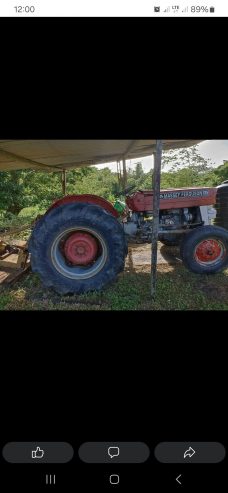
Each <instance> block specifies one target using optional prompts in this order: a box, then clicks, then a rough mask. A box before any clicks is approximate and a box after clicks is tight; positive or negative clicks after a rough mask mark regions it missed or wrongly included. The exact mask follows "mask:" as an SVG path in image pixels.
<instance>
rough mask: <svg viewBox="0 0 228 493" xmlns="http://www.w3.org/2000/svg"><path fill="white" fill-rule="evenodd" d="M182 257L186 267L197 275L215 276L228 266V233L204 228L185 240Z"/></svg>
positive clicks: (212, 228) (197, 229)
mask: <svg viewBox="0 0 228 493" xmlns="http://www.w3.org/2000/svg"><path fill="white" fill-rule="evenodd" d="M180 255H181V258H182V260H183V263H184V265H185V266H186V267H187V268H188V269H189V270H190V271H192V272H195V273H196V274H215V273H217V272H220V271H221V270H223V269H225V268H226V267H227V266H228V231H226V230H225V229H223V228H220V227H218V226H202V227H199V228H196V229H194V230H193V231H191V232H190V233H187V234H186V236H185V237H184V238H183V241H182V244H181V247H180Z"/></svg>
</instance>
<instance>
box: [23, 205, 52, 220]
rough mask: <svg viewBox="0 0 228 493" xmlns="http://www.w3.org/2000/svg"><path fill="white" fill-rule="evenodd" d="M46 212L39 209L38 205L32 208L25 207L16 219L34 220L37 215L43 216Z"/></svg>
mask: <svg viewBox="0 0 228 493" xmlns="http://www.w3.org/2000/svg"><path fill="white" fill-rule="evenodd" d="M45 212H46V209H41V207H40V206H39V205H34V206H32V207H25V208H24V209H22V210H21V211H20V212H19V214H18V217H29V218H31V219H35V218H36V216H38V214H44V213H45Z"/></svg>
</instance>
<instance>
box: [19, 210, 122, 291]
mask: <svg viewBox="0 0 228 493" xmlns="http://www.w3.org/2000/svg"><path fill="white" fill-rule="evenodd" d="M28 249H29V252H30V253H31V266H32V270H33V271H34V272H37V273H38V275H39V276H40V278H41V280H42V282H43V284H44V285H45V286H46V287H48V288H53V289H54V290H55V291H56V292H57V293H59V294H68V293H69V294H70V293H72V294H73V293H85V292H88V291H93V290H101V289H103V288H104V287H105V286H106V285H107V284H109V283H111V282H112V281H114V280H115V279H116V277H117V275H118V273H119V272H121V271H122V270H123V269H124V263H125V255H126V243H125V235H124V231H123V228H122V226H121V224H120V223H119V222H118V221H117V219H116V218H115V217H114V216H112V215H111V214H109V213H108V212H106V211H105V210H104V209H102V208H101V207H99V206H96V205H91V204H83V203H80V204H75V203H71V204H64V205H61V206H59V207H57V208H56V209H53V210H51V211H50V212H48V213H47V214H45V215H44V216H43V217H42V219H40V220H39V221H38V223H37V224H36V225H35V228H34V230H33V232H32V236H31V238H30V240H29V246H28Z"/></svg>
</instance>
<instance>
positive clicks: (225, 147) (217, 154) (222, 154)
mask: <svg viewBox="0 0 228 493" xmlns="http://www.w3.org/2000/svg"><path fill="white" fill-rule="evenodd" d="M197 149H198V152H199V154H200V155H201V156H202V157H204V158H206V159H208V158H209V159H211V162H210V163H209V164H210V165H211V166H214V167H217V166H220V165H221V164H223V161H225V160H226V161H228V140H205V141H204V142H201V143H200V144H199V145H198V146H197ZM139 161H141V163H142V165H143V169H144V171H145V172H148V171H149V170H150V169H151V168H152V164H153V159H152V157H151V156H148V157H144V158H141V159H131V160H130V161H129V160H128V161H127V167H129V166H130V167H132V168H134V167H135V164H136V163H137V162H139ZM107 167H108V168H110V169H111V170H112V171H116V163H109V164H100V165H98V166H97V168H100V169H101V168H107ZM168 170H169V166H165V167H164V168H163V171H168Z"/></svg>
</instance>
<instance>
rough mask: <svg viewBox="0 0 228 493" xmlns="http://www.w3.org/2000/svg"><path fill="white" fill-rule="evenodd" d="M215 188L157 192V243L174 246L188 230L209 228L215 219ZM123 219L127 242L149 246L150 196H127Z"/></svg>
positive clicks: (151, 201)
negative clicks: (158, 197) (147, 244)
mask: <svg viewBox="0 0 228 493" xmlns="http://www.w3.org/2000/svg"><path fill="white" fill-rule="evenodd" d="M216 193H217V189H216V188H206V187H202V188H199V187H198V188H197V187H195V188H179V189H168V190H161V193H160V214H159V239H160V240H161V241H162V240H163V239H164V242H166V241H167V243H168V242H169V238H170V241H172V242H174V235H175V238H176V240H175V241H176V242H177V243H178V241H179V240H180V239H181V235H183V234H185V233H187V232H188V231H189V230H191V229H193V228H196V227H200V226H204V225H210V224H211V221H212V219H214V218H215V217H216V209H215V208H214V205H215V204H216ZM126 204H127V207H128V214H127V219H126V220H125V221H124V222H123V227H124V231H125V233H126V235H127V237H128V240H129V241H131V240H132V241H136V242H137V243H140V242H150V241H151V236H152V226H153V216H152V215H153V192H152V191H147V190H141V191H137V192H136V193H134V194H132V195H129V196H127V199H126Z"/></svg>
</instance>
